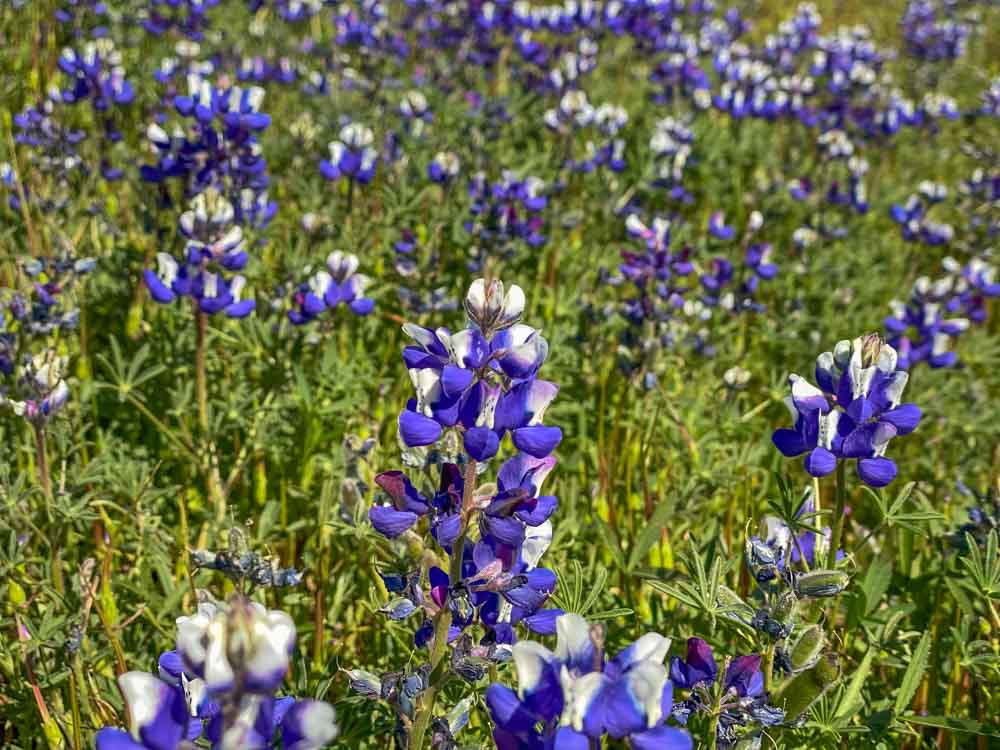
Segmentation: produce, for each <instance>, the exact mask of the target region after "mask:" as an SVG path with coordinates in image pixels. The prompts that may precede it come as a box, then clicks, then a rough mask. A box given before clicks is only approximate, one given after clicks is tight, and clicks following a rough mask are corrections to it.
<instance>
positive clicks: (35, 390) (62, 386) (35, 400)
mask: <svg viewBox="0 0 1000 750" xmlns="http://www.w3.org/2000/svg"><path fill="white" fill-rule="evenodd" d="M5 318H6V316H0V323H3V322H6V320H5ZM9 343H10V342H9V341H4V340H2V339H0V346H3V348H4V349H7V346H8V345H9ZM0 369H2V370H3V371H4V373H5V374H10V375H13V374H14V373H15V366H14V361H13V359H12V357H10V355H9V354H7V353H6V352H4V353H3V354H2V355H0ZM8 369H9V371H10V372H9V373H8V372H7V370H8ZM65 369H66V359H65V357H60V356H59V355H57V354H56V352H55V351H52V350H47V351H43V352H41V353H39V354H36V355H35V356H34V357H32V356H31V355H27V356H26V357H25V359H24V361H23V363H22V364H21V366H20V367H19V368H17V370H18V373H17V374H18V377H17V383H18V386H19V387H18V388H17V390H18V391H19V392H18V393H16V394H14V396H13V397H11V395H10V394H8V393H7V392H6V389H5V390H4V391H0V406H9V407H10V409H11V411H13V412H14V414H16V415H17V416H19V417H22V418H23V419H25V420H27V421H28V422H31V423H33V424H36V425H40V424H45V423H46V422H47V421H48V420H50V419H51V418H52V417H54V416H55V415H56V414H57V413H58V412H59V410H60V409H62V407H63V406H65V405H66V402H67V401H68V400H69V385H67V383H66V381H65V379H64V378H63V373H64V371H65Z"/></svg>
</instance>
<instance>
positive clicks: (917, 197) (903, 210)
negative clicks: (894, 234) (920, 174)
mask: <svg viewBox="0 0 1000 750" xmlns="http://www.w3.org/2000/svg"><path fill="white" fill-rule="evenodd" d="M947 193H948V191H947V188H945V186H944V185H941V184H938V183H933V182H929V181H925V182H922V183H921V184H920V187H919V190H918V191H917V192H916V193H914V194H913V195H911V196H910V197H909V199H908V200H907V201H906V203H905V204H899V203H894V204H893V205H892V207H891V208H890V209H889V215H890V216H891V217H892V220H893V221H895V222H896V223H897V224H899V226H900V229H901V230H902V235H903V239H904V240H906V241H907V242H922V243H924V244H926V245H931V246H937V245H946V244H948V243H949V242H951V240H952V239H953V238H954V236H955V230H954V228H953V227H952V226H951V225H950V224H944V223H940V222H936V221H934V220H933V219H931V218H930V216H929V215H928V212H929V211H930V209H931V208H932V207H933V206H934V205H936V204H938V203H940V202H941V201H943V200H944V198H945V197H946V196H947Z"/></svg>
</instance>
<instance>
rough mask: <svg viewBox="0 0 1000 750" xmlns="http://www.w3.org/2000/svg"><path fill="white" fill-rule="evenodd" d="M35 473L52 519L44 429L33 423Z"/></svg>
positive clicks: (50, 479) (50, 484) (50, 487)
mask: <svg viewBox="0 0 1000 750" xmlns="http://www.w3.org/2000/svg"><path fill="white" fill-rule="evenodd" d="M34 427H35V471H36V473H37V474H38V484H40V485H41V487H42V492H43V493H45V506H46V510H47V511H48V514H49V520H50V521H51V520H54V519H53V518H52V476H51V474H50V473H49V455H48V451H47V450H46V449H45V427H44V425H43V424H42V423H41V422H35V423H34Z"/></svg>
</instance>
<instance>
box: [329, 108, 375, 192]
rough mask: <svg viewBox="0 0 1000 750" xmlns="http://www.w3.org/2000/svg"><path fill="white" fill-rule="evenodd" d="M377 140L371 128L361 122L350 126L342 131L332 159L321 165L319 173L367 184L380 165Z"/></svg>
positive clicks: (335, 143)
mask: <svg viewBox="0 0 1000 750" xmlns="http://www.w3.org/2000/svg"><path fill="white" fill-rule="evenodd" d="M374 141H375V134H374V133H372V129H371V128H369V127H367V126H365V125H362V124H361V123H358V122H352V123H348V124H347V125H345V126H344V127H343V128H341V129H340V140H336V141H333V142H331V143H330V158H329V159H324V160H322V161H321V162H320V163H319V171H320V172H321V173H322V174H323V177H325V178H326V179H328V180H339V179H346V180H350V181H352V182H359V183H361V184H362V185H367V184H368V183H369V182H371V181H372V178H373V177H374V176H375V168H376V167H377V166H378V152H376V151H375V149H374V148H373V147H372V143H374Z"/></svg>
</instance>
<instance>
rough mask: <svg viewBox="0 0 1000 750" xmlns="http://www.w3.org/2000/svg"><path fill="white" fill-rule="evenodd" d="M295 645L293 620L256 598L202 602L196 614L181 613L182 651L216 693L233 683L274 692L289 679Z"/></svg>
mask: <svg viewBox="0 0 1000 750" xmlns="http://www.w3.org/2000/svg"><path fill="white" fill-rule="evenodd" d="M294 648H295V623H294V622H292V619H291V618H290V617H289V616H288V615H287V614H285V613H284V612H281V611H279V610H267V609H265V608H264V607H263V606H262V605H261V604H258V603H256V602H250V601H247V600H244V599H233V600H232V601H230V602H229V603H227V604H226V605H220V604H218V603H216V602H212V601H208V602H202V603H200V604H199V605H198V612H197V614H194V615H191V616H189V617H179V618H177V652H178V654H180V656H181V659H182V660H183V662H184V666H185V668H186V669H188V670H189V671H190V672H191V673H192V674H194V675H196V676H197V677H198V678H200V679H202V680H204V683H205V689H206V690H207V691H208V692H209V693H211V694H216V693H223V692H227V691H230V690H232V689H234V687H238V688H239V689H240V690H241V691H245V692H248V693H260V694H267V693H273V692H274V690H275V689H277V687H278V686H279V685H281V683H282V681H283V680H284V678H285V673H286V672H287V671H288V661H289V658H290V656H291V653H292V651H293V650H294Z"/></svg>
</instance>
